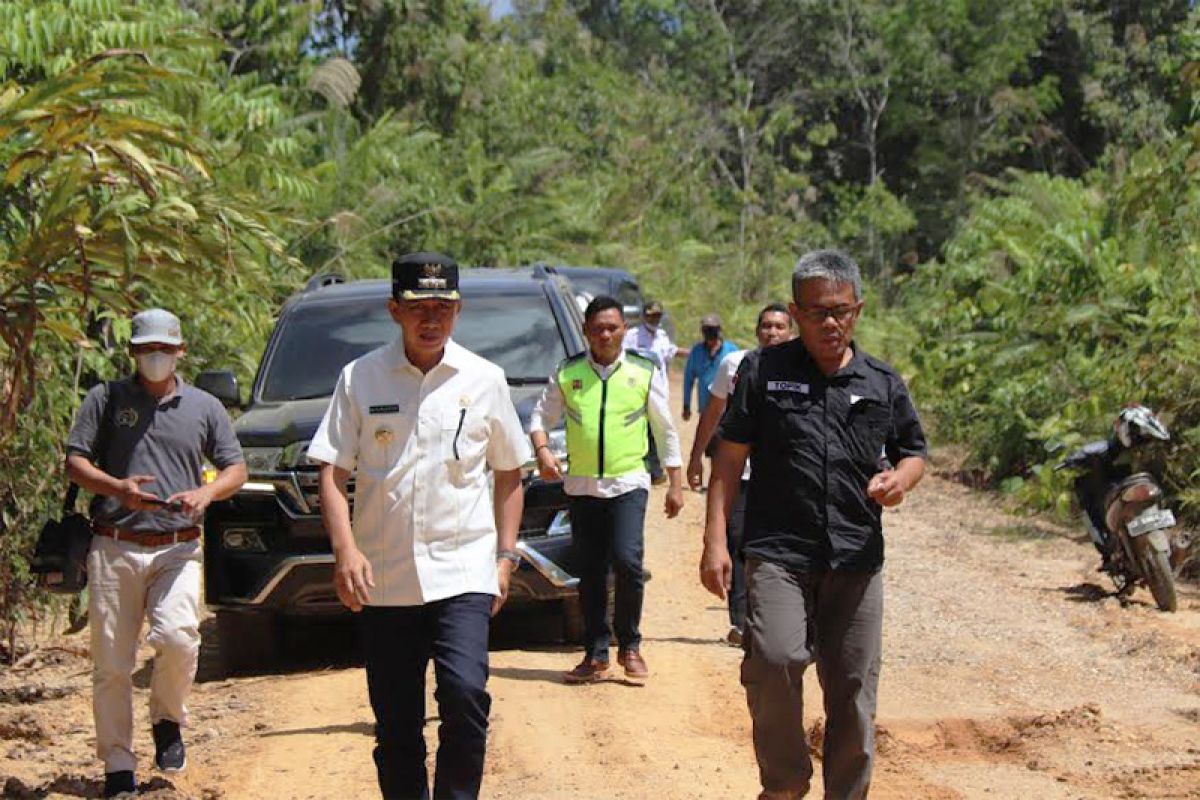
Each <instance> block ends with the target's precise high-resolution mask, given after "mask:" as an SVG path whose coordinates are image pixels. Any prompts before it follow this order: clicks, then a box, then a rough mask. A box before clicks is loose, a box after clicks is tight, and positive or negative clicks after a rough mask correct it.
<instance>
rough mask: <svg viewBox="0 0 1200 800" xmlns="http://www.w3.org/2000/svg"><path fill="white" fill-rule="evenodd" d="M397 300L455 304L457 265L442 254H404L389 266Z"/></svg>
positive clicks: (393, 293)
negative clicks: (434, 301) (445, 301)
mask: <svg viewBox="0 0 1200 800" xmlns="http://www.w3.org/2000/svg"><path fill="white" fill-rule="evenodd" d="M392 296H393V297H395V298H396V299H397V300H426V299H434V300H458V299H460V297H461V295H459V293H458V264H457V262H455V260H454V259H453V258H451V257H450V256H444V255H442V254H441V253H407V254H405V255H402V256H400V257H399V258H397V259H396V260H395V261H393V262H392Z"/></svg>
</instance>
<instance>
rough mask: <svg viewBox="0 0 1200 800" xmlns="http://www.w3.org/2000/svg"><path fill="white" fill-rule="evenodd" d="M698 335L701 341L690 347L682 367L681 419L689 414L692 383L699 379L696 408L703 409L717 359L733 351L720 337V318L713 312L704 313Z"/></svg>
mask: <svg viewBox="0 0 1200 800" xmlns="http://www.w3.org/2000/svg"><path fill="white" fill-rule="evenodd" d="M700 335H701V336H703V337H704V340H703V341H701V342H697V343H696V344H695V345H693V346H692V351H691V352H690V353H688V360H687V366H685V367H684V368H683V418H684V419H685V420H686V419H690V418H691V416H692V384H694V383H696V382H697V381H699V383H700V385H699V386H698V387H697V390H696V397H697V400H698V406H699V407H698V410H699V411H701V412H703V411H704V407H705V406H707V405H708V398H709V392H708V387H710V386H712V382H713V378H715V377H717V367H718V366H720V364H721V360H722V359H724V358H725V356H727V355H729V354H730V353H732V352H734V351H736V350H737V349H738V346H737V345H736V344H734V343H733V342H729V341H726V340H725V339H723V338H722V337H721V318H720V317H719V316H717V315H716V314H705V315H704V316H703V317H702V318H701V320H700Z"/></svg>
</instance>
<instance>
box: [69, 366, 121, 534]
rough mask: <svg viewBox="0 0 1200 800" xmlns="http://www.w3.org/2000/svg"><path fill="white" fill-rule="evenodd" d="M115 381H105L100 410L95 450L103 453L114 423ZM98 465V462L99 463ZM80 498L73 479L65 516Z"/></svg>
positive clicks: (71, 510) (71, 511) (71, 512)
mask: <svg viewBox="0 0 1200 800" xmlns="http://www.w3.org/2000/svg"><path fill="white" fill-rule="evenodd" d="M112 392H113V381H105V382H104V408H103V410H101V412H100V430H99V431H97V432H96V446H95V448H94V449H95V451H96V452H97V453H102V452H103V451H104V448H105V447H106V446H107V444H108V436H109V427H110V426H111V425H112V418H111V417H112V415H111V414H110V413H109V409H110V408H111V406H112ZM99 460H100V459H99V457H97V458H95V459H94V460H93V461H92V463H93V464H96V463H97V462H98V461H99ZM97 466H98V464H97ZM78 499H79V485H78V484H77V483H75V482H74V481H71V482H70V483H69V484H68V485H67V495H66V497H64V498H63V516H66V515H67V514H73V513H74V512H75V502H76V501H77V500H78Z"/></svg>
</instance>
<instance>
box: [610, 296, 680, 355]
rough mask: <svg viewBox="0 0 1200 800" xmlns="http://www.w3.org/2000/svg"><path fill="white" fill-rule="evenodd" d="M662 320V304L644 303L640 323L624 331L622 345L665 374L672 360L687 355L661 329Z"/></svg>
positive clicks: (655, 302) (652, 301) (649, 301)
mask: <svg viewBox="0 0 1200 800" xmlns="http://www.w3.org/2000/svg"><path fill="white" fill-rule="evenodd" d="M662 319H663V305H662V303H660V302H658V301H657V300H648V301H646V305H644V306H642V321H641V322H640V323H639V324H638V325H637V326H636V327H633V328H629V329H628V330H626V331H625V341H624V345H625V349H626V350H636V351H637V352H638V353H641V354H642V355H644V356H646V357H647V358H649V359H650V360H651V361H653V362H654V363H655V365H656V366H658V367H659V368H661V369H662V370H663V372H666V371H667V366H668V365H669V364H670V363H671V359H672V358H687V355H688V354H687V353H686V352H685V351H683V350H680V349H679V348H678V347H676V346H675V343H674V342H672V341H671V337H670V336H668V335H667V332H666V331H665V330H663V329H662V327H661V325H662Z"/></svg>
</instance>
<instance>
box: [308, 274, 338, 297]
mask: <svg viewBox="0 0 1200 800" xmlns="http://www.w3.org/2000/svg"><path fill="white" fill-rule="evenodd" d="M345 282H346V277H345V276H344V275H341V274H339V273H337V272H319V273H317V274H316V275H313V276H312V277H311V278H309V279H308V282H307V283H305V284H304V291H305V292H315V291H317V290H318V289H324V288H325V287H326V286H336V285H337V284H339V283H345Z"/></svg>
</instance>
